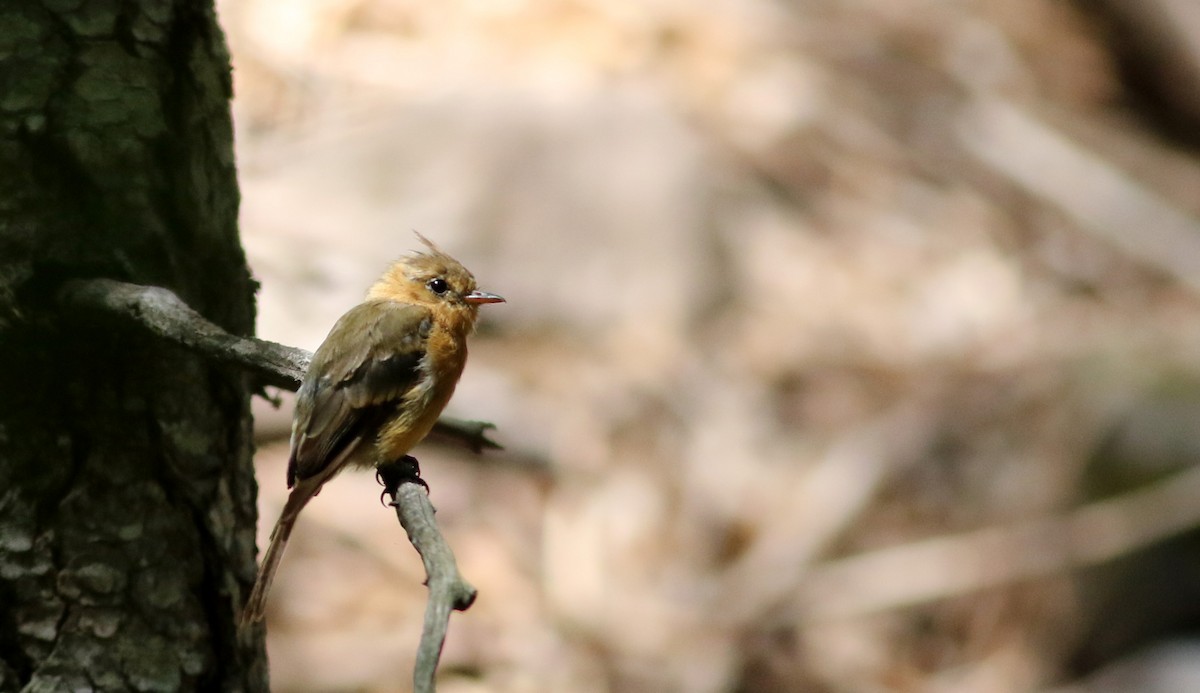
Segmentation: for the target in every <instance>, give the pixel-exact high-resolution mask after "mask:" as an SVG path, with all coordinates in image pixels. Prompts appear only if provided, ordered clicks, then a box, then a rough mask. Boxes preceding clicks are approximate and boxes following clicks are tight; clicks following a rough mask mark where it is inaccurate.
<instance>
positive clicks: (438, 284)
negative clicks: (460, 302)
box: [425, 277, 450, 296]
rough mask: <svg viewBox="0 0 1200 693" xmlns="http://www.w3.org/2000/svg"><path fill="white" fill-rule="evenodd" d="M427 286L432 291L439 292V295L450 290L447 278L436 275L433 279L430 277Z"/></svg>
mask: <svg viewBox="0 0 1200 693" xmlns="http://www.w3.org/2000/svg"><path fill="white" fill-rule="evenodd" d="M425 286H428V287H429V290H430V291H432V292H433V293H435V294H437V295H438V296H441V295H442V294H444V293H446V292H447V291H449V290H450V285H449V284H448V283H446V280H445V279H442V278H441V277H434V278H433V279H430V280H429V283H428V284H426V285H425Z"/></svg>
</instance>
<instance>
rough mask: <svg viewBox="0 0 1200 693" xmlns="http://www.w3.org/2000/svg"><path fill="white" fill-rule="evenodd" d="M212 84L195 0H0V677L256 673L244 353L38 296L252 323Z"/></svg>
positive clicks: (153, 680) (204, 6) (260, 670)
mask: <svg viewBox="0 0 1200 693" xmlns="http://www.w3.org/2000/svg"><path fill="white" fill-rule="evenodd" d="M230 96H231V86H230V72H229V57H228V54H227V52H226V48H225V43H224V37H223V36H222V34H221V32H220V30H219V29H218V27H217V23H216V18H215V16H214V11H213V8H212V6H211V3H210V2H197V1H195V0H162V1H160V2H154V1H152V0H125V1H122V0H15V1H13V2H3V3H0V393H3V396H0V691H10V690H30V691H41V690H68V689H69V690H88V689H96V690H106V691H110V690H138V691H175V690H222V691H238V690H263V689H265V687H266V673H265V659H264V656H263V652H262V644H261V640H259V641H256V642H253V643H239V642H238V641H237V640H236V638H235V627H234V614H235V612H236V606H237V604H238V603H240V600H241V598H242V594H243V592H244V589H245V588H246V587H247V585H248V584H249V582H250V581H252V579H253V576H254V525H255V516H254V513H255V511H254V478H253V469H252V466H251V437H250V417H249V402H248V399H249V394H248V387H247V384H246V381H245V378H244V376H242V375H241V374H240V373H239V372H238V371H237V370H235V369H233V368H231V367H228V366H221V365H219V364H215V363H213V362H209V361H206V360H205V359H203V358H202V357H200V356H198V355H196V354H195V353H193V352H189V351H186V350H183V349H182V348H180V347H177V346H173V345H171V344H170V343H168V342H166V341H164V340H161V339H158V338H155V337H153V336H150V335H148V334H146V333H144V332H142V331H139V330H138V329H136V328H135V327H132V326H130V325H128V323H123V322H117V321H113V320H111V319H107V318H105V317H104V316H103V315H99V314H87V313H85V312H81V311H78V310H63V309H62V308H60V304H59V303H58V301H57V294H58V288H59V287H60V286H61V285H62V283H63V282H64V281H67V280H69V279H73V278H83V277H110V278H114V279H119V280H122V281H130V282H136V283H139V284H152V285H159V286H164V287H167V288H169V289H171V290H172V291H174V292H175V293H177V294H178V295H179V296H180V297H182V298H183V299H184V300H185V301H186V302H187V303H188V304H189V305H190V306H192V307H193V308H195V309H196V310H197V311H199V312H200V313H201V314H203V315H204V316H205V317H206V318H208V319H209V320H211V321H212V322H214V323H216V324H217V325H220V326H221V327H222V328H224V329H226V330H228V331H230V332H232V333H234V334H243V335H244V334H250V333H251V332H252V330H253V323H254V298H253V294H254V282H253V280H252V279H251V277H250V275H249V272H248V270H247V268H246V263H245V258H244V256H243V254H242V250H241V247H240V245H239V242H238V236H237V218H236V217H237V204H238V193H237V182H236V177H235V172H234V162H233V134H232V126H231V122H230V116H229V98H230Z"/></svg>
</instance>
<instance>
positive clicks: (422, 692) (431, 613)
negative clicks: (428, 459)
mask: <svg viewBox="0 0 1200 693" xmlns="http://www.w3.org/2000/svg"><path fill="white" fill-rule="evenodd" d="M378 472H379V478H380V481H381V482H382V483H383V485H384V489H385V493H388V494H389V495H391V496H392V502H391V505H393V506H395V508H396V516H397V517H398V518H400V524H401V525H402V526H403V527H404V531H405V532H408V540H409V541H411V542H412V545H413V546H414V547H416V549H417V552H418V553H420V554H421V561H422V562H423V563H424V564H425V575H426V580H425V584H426V585H427V586H428V587H429V602H428V603H427V604H426V605H425V624H424V626H423V627H422V629H421V643H420V645H418V646H417V662H416V666H415V667H414V668H413V691H414V692H415V693H433V691H434V688H435V684H434V675H435V673H436V672H437V665H438V660H439V659H441V656H442V645H443V644H444V643H445V642H446V631H447V629H448V627H449V624H450V612H451V611H452V610H453V611H466V610H467V609H468V608H470V606H471V604H473V603H474V602H475V595H476V591H475V588H474V587H472V586H471V584H470V583H468V582H467V581H466V580H464V579H463V577H462V575H461V574H460V573H459V572H458V563H457V562H456V561H455V560H454V552H453V551H451V550H450V545H449V544H447V543H446V540H445V539H444V538H443V537H442V534H441V532H439V531H438V527H437V523H436V521H435V520H434V517H433V514H434V509H433V505H432V504H431V503H430V502H429V490H428V487H426V486H425V482H424V481H422V480H421V477H420V471H419V468H418V467H417V461H416V459H415V458H413V457H411V456H405V457H404V458H403V459H401V460H396V461H393V462H389V463H385V464H381V465H380V466H379V467H378Z"/></svg>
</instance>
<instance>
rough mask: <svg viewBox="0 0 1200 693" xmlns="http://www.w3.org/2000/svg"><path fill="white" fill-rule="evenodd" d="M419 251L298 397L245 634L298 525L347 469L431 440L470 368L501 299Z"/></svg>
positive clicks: (328, 352)
mask: <svg viewBox="0 0 1200 693" xmlns="http://www.w3.org/2000/svg"><path fill="white" fill-rule="evenodd" d="M416 235H417V238H418V239H419V240H420V241H421V243H422V244H423V245H424V246H425V248H426V249H425V250H423V251H416V252H413V253H411V254H409V255H407V256H405V257H402V258H401V259H400V260H398V261H396V262H395V263H393V264H392V265H391V266H390V267H389V268H388V269H387V270H386V271H385V272H384V273H383V276H382V277H380V279H379V280H378V281H376V282H375V283H374V284H373V285H372V286H371V288H370V290H369V291H368V292H367V296H366V299H365V300H364V301H363V302H362V303H360V304H358V305H357V306H355V307H353V308H351V309H350V310H349V311H347V312H346V314H345V315H343V316H342V317H341V318H339V319H338V321H337V322H336V323H335V324H334V326H333V328H332V329H331V330H330V331H329V335H328V336H327V337H326V338H325V340H324V341H323V342H322V343H321V345H320V346H319V347H317V350H316V352H315V353H314V354H313V358H312V361H311V363H310V364H309V367H308V371H307V373H306V374H305V376H304V378H303V380H302V381H301V384H300V389H299V390H297V392H296V407H295V413H294V415H293V419H292V435H291V453H290V455H289V458H288V468H287V485H288V488H289V489H291V492H290V494H289V495H288V498H287V501H286V502H285V503H284V506H283V511H282V512H281V513H280V515H279V520H278V521H277V522H276V523H275V529H274V530H273V531H272V532H271V539H270V543H269V544H268V547H267V550H266V553H265V554H263V559H262V565H261V566H260V567H259V570H258V575H257V577H256V578H255V581H254V587H253V589H252V590H251V591H250V596H249V597H248V598H247V600H246V604H245V606H244V607H243V610H242V614H241V618H240V623H241V625H242V626H243V628H245V627H249V626H250V625H252V624H254V623H256V622H258V621H261V620H262V619H263V615H264V613H265V610H266V602H267V594H268V592H269V591H270V589H271V583H272V581H273V580H274V577H275V571H276V570H277V569H278V568H279V561H280V559H281V558H282V557H283V551H284V548H285V547H286V546H287V542H288V538H289V537H290V536H291V533H292V528H293V526H294V525H295V523H296V518H297V517H298V516H299V514H300V511H301V510H303V509H304V506H306V505H307V504H308V502H309V501H311V500H312V499H313V497H314V496H316V495H317V494H318V493H320V491H321V487H322V486H324V484H325V483H326V482H327V481H329V480H330V479H332V478H333V477H334V476H336V475H337V474H338V472H340V471H342V470H343V469H345V468H347V467H373V466H376V465H378V464H380V463H382V462H389V461H392V460H399V459H401V458H402V457H404V456H405V455H407V453H408V452H409V450H411V449H412V448H413V446H415V445H416V444H417V443H419V442H420V441H421V439H422V438H424V437H425V436H426V434H428V433H429V431H430V429H431V428H432V427H433V425H434V423H436V422H437V419H438V416H439V415H440V414H441V412H442V409H443V408H445V406H446V403H447V402H449V401H450V397H451V396H452V395H453V394H454V389H455V386H456V385H457V384H458V379H459V376H461V375H462V372H463V367H464V366H465V365H466V361H467V336H468V335H469V334H470V333H471V332H473V331H474V328H475V321H476V319H477V318H478V315H479V308H480V306H482V305H484V304H488V303H503V302H504V299H503V298H502V297H500V296H497V295H496V294H493V293H488V292H487V291H482V290H480V289H479V288H478V287H477V286H476V284H475V277H474V275H472V274H471V272H470V271H468V270H467V268H466V267H464V266H463V265H462V263H460V262H459V261H458V260H455V259H454V258H453V257H451V256H450V255H448V254H446V253H445V252H444V251H442V250H441V249H440V248H438V247H437V246H436V245H434V244H433V242H432V241H430V240H429V239H427V238H425V237H424V236H422V235H421V234H419V233H418V234H416Z"/></svg>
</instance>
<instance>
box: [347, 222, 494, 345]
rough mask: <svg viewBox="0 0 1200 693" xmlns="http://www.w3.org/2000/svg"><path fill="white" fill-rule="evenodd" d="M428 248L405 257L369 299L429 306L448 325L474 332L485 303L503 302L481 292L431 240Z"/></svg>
mask: <svg viewBox="0 0 1200 693" xmlns="http://www.w3.org/2000/svg"><path fill="white" fill-rule="evenodd" d="M417 238H419V239H420V240H421V243H422V244H424V245H425V247H426V248H428V250H427V251H419V252H415V253H412V254H410V255H408V256H406V257H403V258H401V259H400V260H398V261H397V262H396V263H395V264H393V265H392V266H391V267H390V268H388V271H387V272H385V273H384V275H383V277H381V278H380V279H379V281H377V282H375V285H374V286H372V287H371V290H370V291H369V292H367V299H368V300H387V301H398V302H401V303H412V304H415V305H419V306H425V307H427V308H429V309H430V310H431V311H433V313H434V315H435V316H436V317H437V318H438V319H439V320H442V321H444V322H446V323H447V324H448V325H451V326H454V327H460V328H463V329H470V328H471V327H472V326H473V325H474V324H475V318H476V317H477V316H478V314H479V306H481V305H483V304H485V303H503V302H504V299H503V298H501V297H500V296H497V295H496V294H492V293H488V292H486V291H480V290H479V287H478V286H477V285H476V284H475V276H474V275H473V274H471V272H470V271H469V270H468V269H467V268H466V267H463V265H462V263H461V262H459V261H458V260H455V259H454V258H452V257H450V256H449V255H447V254H446V253H445V252H444V251H442V249H440V248H438V247H437V246H436V245H434V244H433V242H432V241H430V240H429V239H428V238H425V237H424V236H422V235H421V234H419V233H418V234H417Z"/></svg>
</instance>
